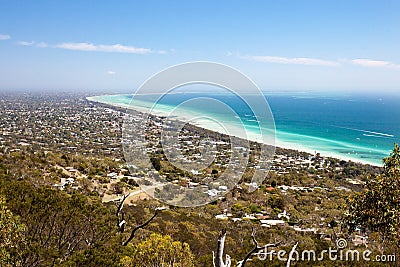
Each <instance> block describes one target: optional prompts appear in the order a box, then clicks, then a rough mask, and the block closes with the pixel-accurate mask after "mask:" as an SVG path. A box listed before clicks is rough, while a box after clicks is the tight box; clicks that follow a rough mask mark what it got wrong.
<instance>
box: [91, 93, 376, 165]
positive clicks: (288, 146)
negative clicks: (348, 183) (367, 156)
mask: <svg viewBox="0 0 400 267" xmlns="http://www.w3.org/2000/svg"><path fill="white" fill-rule="evenodd" d="M126 95H129V94H126ZM104 96H107V95H101V96H90V97H86V99H87V100H88V101H92V102H96V103H101V104H105V105H107V106H111V107H117V108H123V109H131V110H135V111H137V112H142V113H143V112H144V113H147V112H148V109H149V108H148V107H140V106H132V105H128V104H122V103H114V102H109V101H106V100H101V99H98V98H99V97H104ZM168 113H169V112H167V111H162V110H156V109H152V114H153V115H155V116H166V115H168ZM176 118H177V119H182V120H186V118H185V116H184V115H180V114H179V116H178V117H176ZM190 124H191V125H194V126H196V127H200V128H203V129H206V130H209V131H213V132H216V133H218V134H228V135H233V136H236V137H239V138H243V139H247V140H249V141H252V142H257V143H260V140H259V139H258V138H256V136H255V135H254V134H253V135H252V134H251V133H249V132H247V136H240V135H238V134H235V133H226V132H222V131H218V130H217V129H215V127H210V125H209V124H207V123H204V122H203V123H201V122H197V123H192V122H191V123H190ZM268 145H273V146H275V147H276V148H277V149H281V150H293V151H297V152H299V153H307V154H310V155H315V154H316V153H318V154H319V155H320V156H322V157H327V158H335V159H339V160H344V161H349V162H353V163H358V164H363V165H371V166H376V167H382V164H377V163H374V162H370V161H367V160H361V159H358V158H353V157H351V156H345V155H343V154H339V153H334V152H326V151H318V150H313V149H310V148H307V147H305V146H302V145H301V144H296V145H294V144H293V143H289V142H285V141H282V140H279V139H278V138H276V137H275V141H274V143H273V144H268Z"/></svg>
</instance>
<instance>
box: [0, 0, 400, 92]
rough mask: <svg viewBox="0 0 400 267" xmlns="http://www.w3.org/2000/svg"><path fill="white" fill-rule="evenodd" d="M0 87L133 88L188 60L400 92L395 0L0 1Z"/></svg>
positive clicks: (287, 83) (291, 84) (292, 83)
mask: <svg viewBox="0 0 400 267" xmlns="http://www.w3.org/2000/svg"><path fill="white" fill-rule="evenodd" d="M0 10H1V13H2V15H1V16H0V77H1V78H0V90H7V89H9V90H10V89H11V90H20V89H29V90H38V89H45V90H98V89H101V90H111V91H113V92H129V91H132V90H134V89H135V88H136V87H138V86H139V85H140V84H141V83H142V82H144V81H145V80H146V79H147V78H148V77H149V76H151V75H153V74H154V73H156V72H158V71H160V70H162V69H164V68H166V67H168V66H171V65H175V64H179V63H183V62H188V61H195V60H200V61H215V62H219V63H223V64H227V65H230V66H232V67H235V68H237V69H239V70H240V71H242V72H243V73H245V74H246V75H248V76H249V77H250V78H251V79H253V80H254V81H255V82H256V83H257V84H258V85H259V86H260V87H261V88H262V89H263V90H266V91H268V90H302V91H304V90H334V91H335V90H337V91H343V90H345V91H349V90H350V91H362V92H364V91H371V90H376V91H383V90H385V91H397V90H399V91H400V50H399V49H398V47H400V16H399V15H398V14H400V1H396V0H393V1H385V0H376V1H367V0H362V1H350V0H346V1H343V0H319V1H303V0H292V1H285V0H281V1H278V0H274V1H197V2H194V1H72V0H69V1H40V0H38V1H5V0H1V1H0Z"/></svg>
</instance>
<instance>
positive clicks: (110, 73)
mask: <svg viewBox="0 0 400 267" xmlns="http://www.w3.org/2000/svg"><path fill="white" fill-rule="evenodd" d="M107 74H109V75H114V74H116V72H115V71H112V70H109V71H107Z"/></svg>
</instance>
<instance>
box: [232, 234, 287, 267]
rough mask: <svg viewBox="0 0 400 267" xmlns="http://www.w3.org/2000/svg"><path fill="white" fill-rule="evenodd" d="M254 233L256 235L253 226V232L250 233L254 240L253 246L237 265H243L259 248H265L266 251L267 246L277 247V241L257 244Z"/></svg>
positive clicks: (243, 266)
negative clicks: (261, 244) (263, 244)
mask: <svg viewBox="0 0 400 267" xmlns="http://www.w3.org/2000/svg"><path fill="white" fill-rule="evenodd" d="M255 235H256V231H255V229H254V228H253V232H252V233H251V238H252V239H253V242H254V248H253V249H252V250H250V251H249V253H247V255H246V257H244V259H243V260H242V261H241V262H240V264H239V265H238V266H240V267H245V265H246V262H247V261H248V260H249V259H250V257H251V256H252V255H253V254H254V253H257V252H259V251H261V250H263V249H265V251H266V252H268V248H270V247H277V246H279V244H280V243H281V242H277V243H272V244H267V245H265V246H260V245H259V244H258V242H257V239H256V237H255Z"/></svg>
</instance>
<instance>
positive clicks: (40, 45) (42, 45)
mask: <svg viewBox="0 0 400 267" xmlns="http://www.w3.org/2000/svg"><path fill="white" fill-rule="evenodd" d="M36 46H37V47H40V48H46V47H47V46H48V45H47V44H46V43H45V42H40V43H37V44H36Z"/></svg>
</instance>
